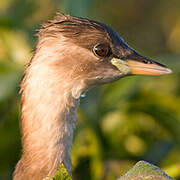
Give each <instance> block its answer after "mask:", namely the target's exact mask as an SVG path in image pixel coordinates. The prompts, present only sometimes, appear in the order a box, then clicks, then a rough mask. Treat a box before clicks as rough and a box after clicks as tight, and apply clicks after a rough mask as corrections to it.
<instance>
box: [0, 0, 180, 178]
mask: <svg viewBox="0 0 180 180" xmlns="http://www.w3.org/2000/svg"><path fill="white" fill-rule="evenodd" d="M57 10H58V11H60V12H64V13H70V14H72V15H76V16H82V17H87V18H90V19H94V20H97V21H101V22H103V23H106V24H108V25H110V26H112V27H113V28H114V29H115V30H116V31H117V32H119V33H120V35H121V36H122V37H123V38H124V39H125V40H126V41H127V42H128V43H129V44H130V45H131V46H132V47H134V48H135V49H136V50H138V51H139V52H140V53H142V54H144V55H146V56H149V57H151V58H153V59H156V60H159V62H162V63H165V64H166V65H168V66H169V67H170V68H171V69H172V70H173V71H174V73H173V74H171V75H165V76H162V77H148V76H147V77H145V76H134V77H126V78H124V79H122V80H120V81H118V82H115V83H113V84H110V85H105V86H103V87H100V88H97V89H94V90H91V91H90V92H88V93H87V95H86V98H82V100H81V107H80V109H79V111H78V124H77V129H76V131H75V137H74V145H73V149H72V161H73V165H74V167H73V174H74V177H75V179H77V180H81V179H82V180H83V179H87V180H99V179H105V180H114V179H115V178H117V177H118V176H120V175H122V174H124V173H125V172H126V171H127V170H128V169H129V168H131V167H132V166H133V165H134V164H135V163H136V162H137V161H138V160H146V161H148V162H151V163H153V164H155V165H158V166H159V167H160V168H162V169H163V170H165V171H166V172H167V173H168V174H169V175H170V176H172V177H174V178H176V179H180V76H179V75H180V60H179V58H180V1H179V0H172V1H169V0H159V1H157V0H151V1H145V0H138V1H137V0H126V1H125V0H124V1H120V0H111V1H110V0H46V1H44V0H0V179H2V180H9V179H11V178H12V172H13V170H14V167H15V164H16V163H17V161H18V159H19V158H20V151H21V145H20V144H21V143H20V124H19V119H20V95H19V93H18V92H19V83H20V81H21V79H22V76H23V71H24V69H25V65H26V64H27V62H28V61H29V60H30V58H31V56H32V54H33V53H32V49H33V48H34V47H35V44H36V42H37V38H36V36H35V33H36V30H37V29H39V28H40V27H41V26H40V24H42V23H43V22H44V21H46V20H47V19H50V18H52V17H53V15H54V14H55V12H56V11H57Z"/></svg>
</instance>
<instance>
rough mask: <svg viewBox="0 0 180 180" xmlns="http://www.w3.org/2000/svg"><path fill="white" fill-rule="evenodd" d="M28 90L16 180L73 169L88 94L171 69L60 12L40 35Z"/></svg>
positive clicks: (24, 87) (104, 29) (101, 28)
mask: <svg viewBox="0 0 180 180" xmlns="http://www.w3.org/2000/svg"><path fill="white" fill-rule="evenodd" d="M38 37H39V40H38V44H37V46H36V50H35V54H34V56H33V58H32V60H31V61H30V63H29V66H28V67H27V69H26V71H25V76H24V79H23V81H22V83H21V92H22V117H21V123H22V146H23V151H22V157H21V159H20V161H19V162H18V164H17V166H16V170H15V172H14V180H25V179H26V180H30V179H33V180H41V179H43V178H45V177H52V176H53V175H54V173H55V172H56V170H57V169H58V167H59V165H60V163H64V164H65V166H66V167H67V169H68V171H69V172H70V173H71V157H70V149H71V145H72V139H73V128H74V126H75V123H76V110H77V108H78V105H79V98H80V95H81V94H82V93H84V92H85V91H87V90H89V89H91V88H92V87H95V86H98V85H100V84H105V83H110V82H113V81H115V80H118V79H120V78H121V77H124V76H126V75H130V74H152V75H160V74H166V73H170V70H169V69H168V68H166V67H165V66H163V65H161V64H159V63H156V62H155V61H153V60H151V59H148V58H145V57H143V56H141V55H139V54H138V53H137V52H136V51H135V50H133V49H132V48H130V47H129V46H128V45H127V44H126V43H125V41H124V40H123V39H122V38H121V37H120V36H119V35H118V34H117V33H116V32H115V31H113V30H112V29H111V28H110V27H108V26H107V25H104V24H102V23H98V22H95V21H91V20H88V19H83V18H77V17H72V16H70V15H62V14H58V15H57V16H56V17H55V19H54V20H52V21H49V22H48V23H46V24H44V25H43V27H42V29H41V30H40V31H39V33H38Z"/></svg>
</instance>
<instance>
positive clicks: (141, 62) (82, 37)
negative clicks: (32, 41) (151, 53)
mask: <svg viewBox="0 0 180 180" xmlns="http://www.w3.org/2000/svg"><path fill="white" fill-rule="evenodd" d="M39 40H40V41H39V46H41V45H42V44H43V43H44V44H46V46H48V48H47V50H46V53H47V52H48V53H50V52H51V49H53V51H52V52H53V53H52V54H54V56H59V57H61V58H56V60H55V61H53V60H52V61H51V62H53V63H54V64H56V67H57V69H59V71H61V74H64V78H65V79H66V81H67V79H69V80H70V81H76V82H77V84H81V85H82V82H83V86H84V90H87V89H89V88H91V87H94V86H97V85H99V84H106V83H110V82H113V81H115V80H118V79H120V78H121V77H124V76H128V75H136V74H138V75H163V74H168V73H171V70H170V69H168V68H167V67H166V66H164V65H162V64H160V63H158V62H156V61H154V60H152V59H149V58H147V57H144V56H142V55H140V54H139V53H138V52H136V51H135V50H134V49H133V48H131V47H130V46H129V45H128V44H127V43H126V42H125V41H124V40H123V39H122V38H121V37H120V36H119V34H118V33H116V32H115V31H114V30H113V29H112V28H110V27H109V26H107V25H105V24H103V23H99V22H96V21H92V20H88V19H84V18H78V17H73V16H70V15H63V14H58V15H57V16H56V18H55V19H54V20H51V21H49V22H48V23H46V24H44V25H43V28H42V29H41V30H40V32H39ZM39 49H40V48H39ZM58 53H59V54H58ZM49 61H50V60H49Z"/></svg>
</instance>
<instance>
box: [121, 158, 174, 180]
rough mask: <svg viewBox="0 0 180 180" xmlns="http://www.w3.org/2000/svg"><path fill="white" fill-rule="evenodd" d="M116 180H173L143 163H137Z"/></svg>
mask: <svg viewBox="0 0 180 180" xmlns="http://www.w3.org/2000/svg"><path fill="white" fill-rule="evenodd" d="M118 180H173V178H171V177H169V176H168V175H167V174H166V173H165V172H164V171H163V170H161V169H160V168H159V167H157V166H155V165H153V164H150V163H148V162H145V161H139V162H137V163H136V164H135V165H134V167H133V168H132V169H130V170H129V171H128V172H127V173H126V174H125V175H124V176H122V177H120V178H119V179H118Z"/></svg>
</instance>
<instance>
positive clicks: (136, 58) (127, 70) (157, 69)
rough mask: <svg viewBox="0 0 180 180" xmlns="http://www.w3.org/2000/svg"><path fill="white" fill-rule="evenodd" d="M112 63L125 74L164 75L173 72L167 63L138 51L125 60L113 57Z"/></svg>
mask: <svg viewBox="0 0 180 180" xmlns="http://www.w3.org/2000/svg"><path fill="white" fill-rule="evenodd" d="M111 63H112V64H113V65H115V66H116V67H117V68H118V69H119V70H120V71H121V72H122V73H123V74H141V75H163V74H170V73H171V72H172V70H171V69H169V68H167V67H166V66H165V65H162V64H160V63H158V62H156V61H154V60H152V59H148V58H146V57H144V56H141V55H139V54H138V53H136V52H135V53H134V54H133V55H132V56H129V57H127V58H126V59H125V60H121V59H118V58H112V60H111Z"/></svg>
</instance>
